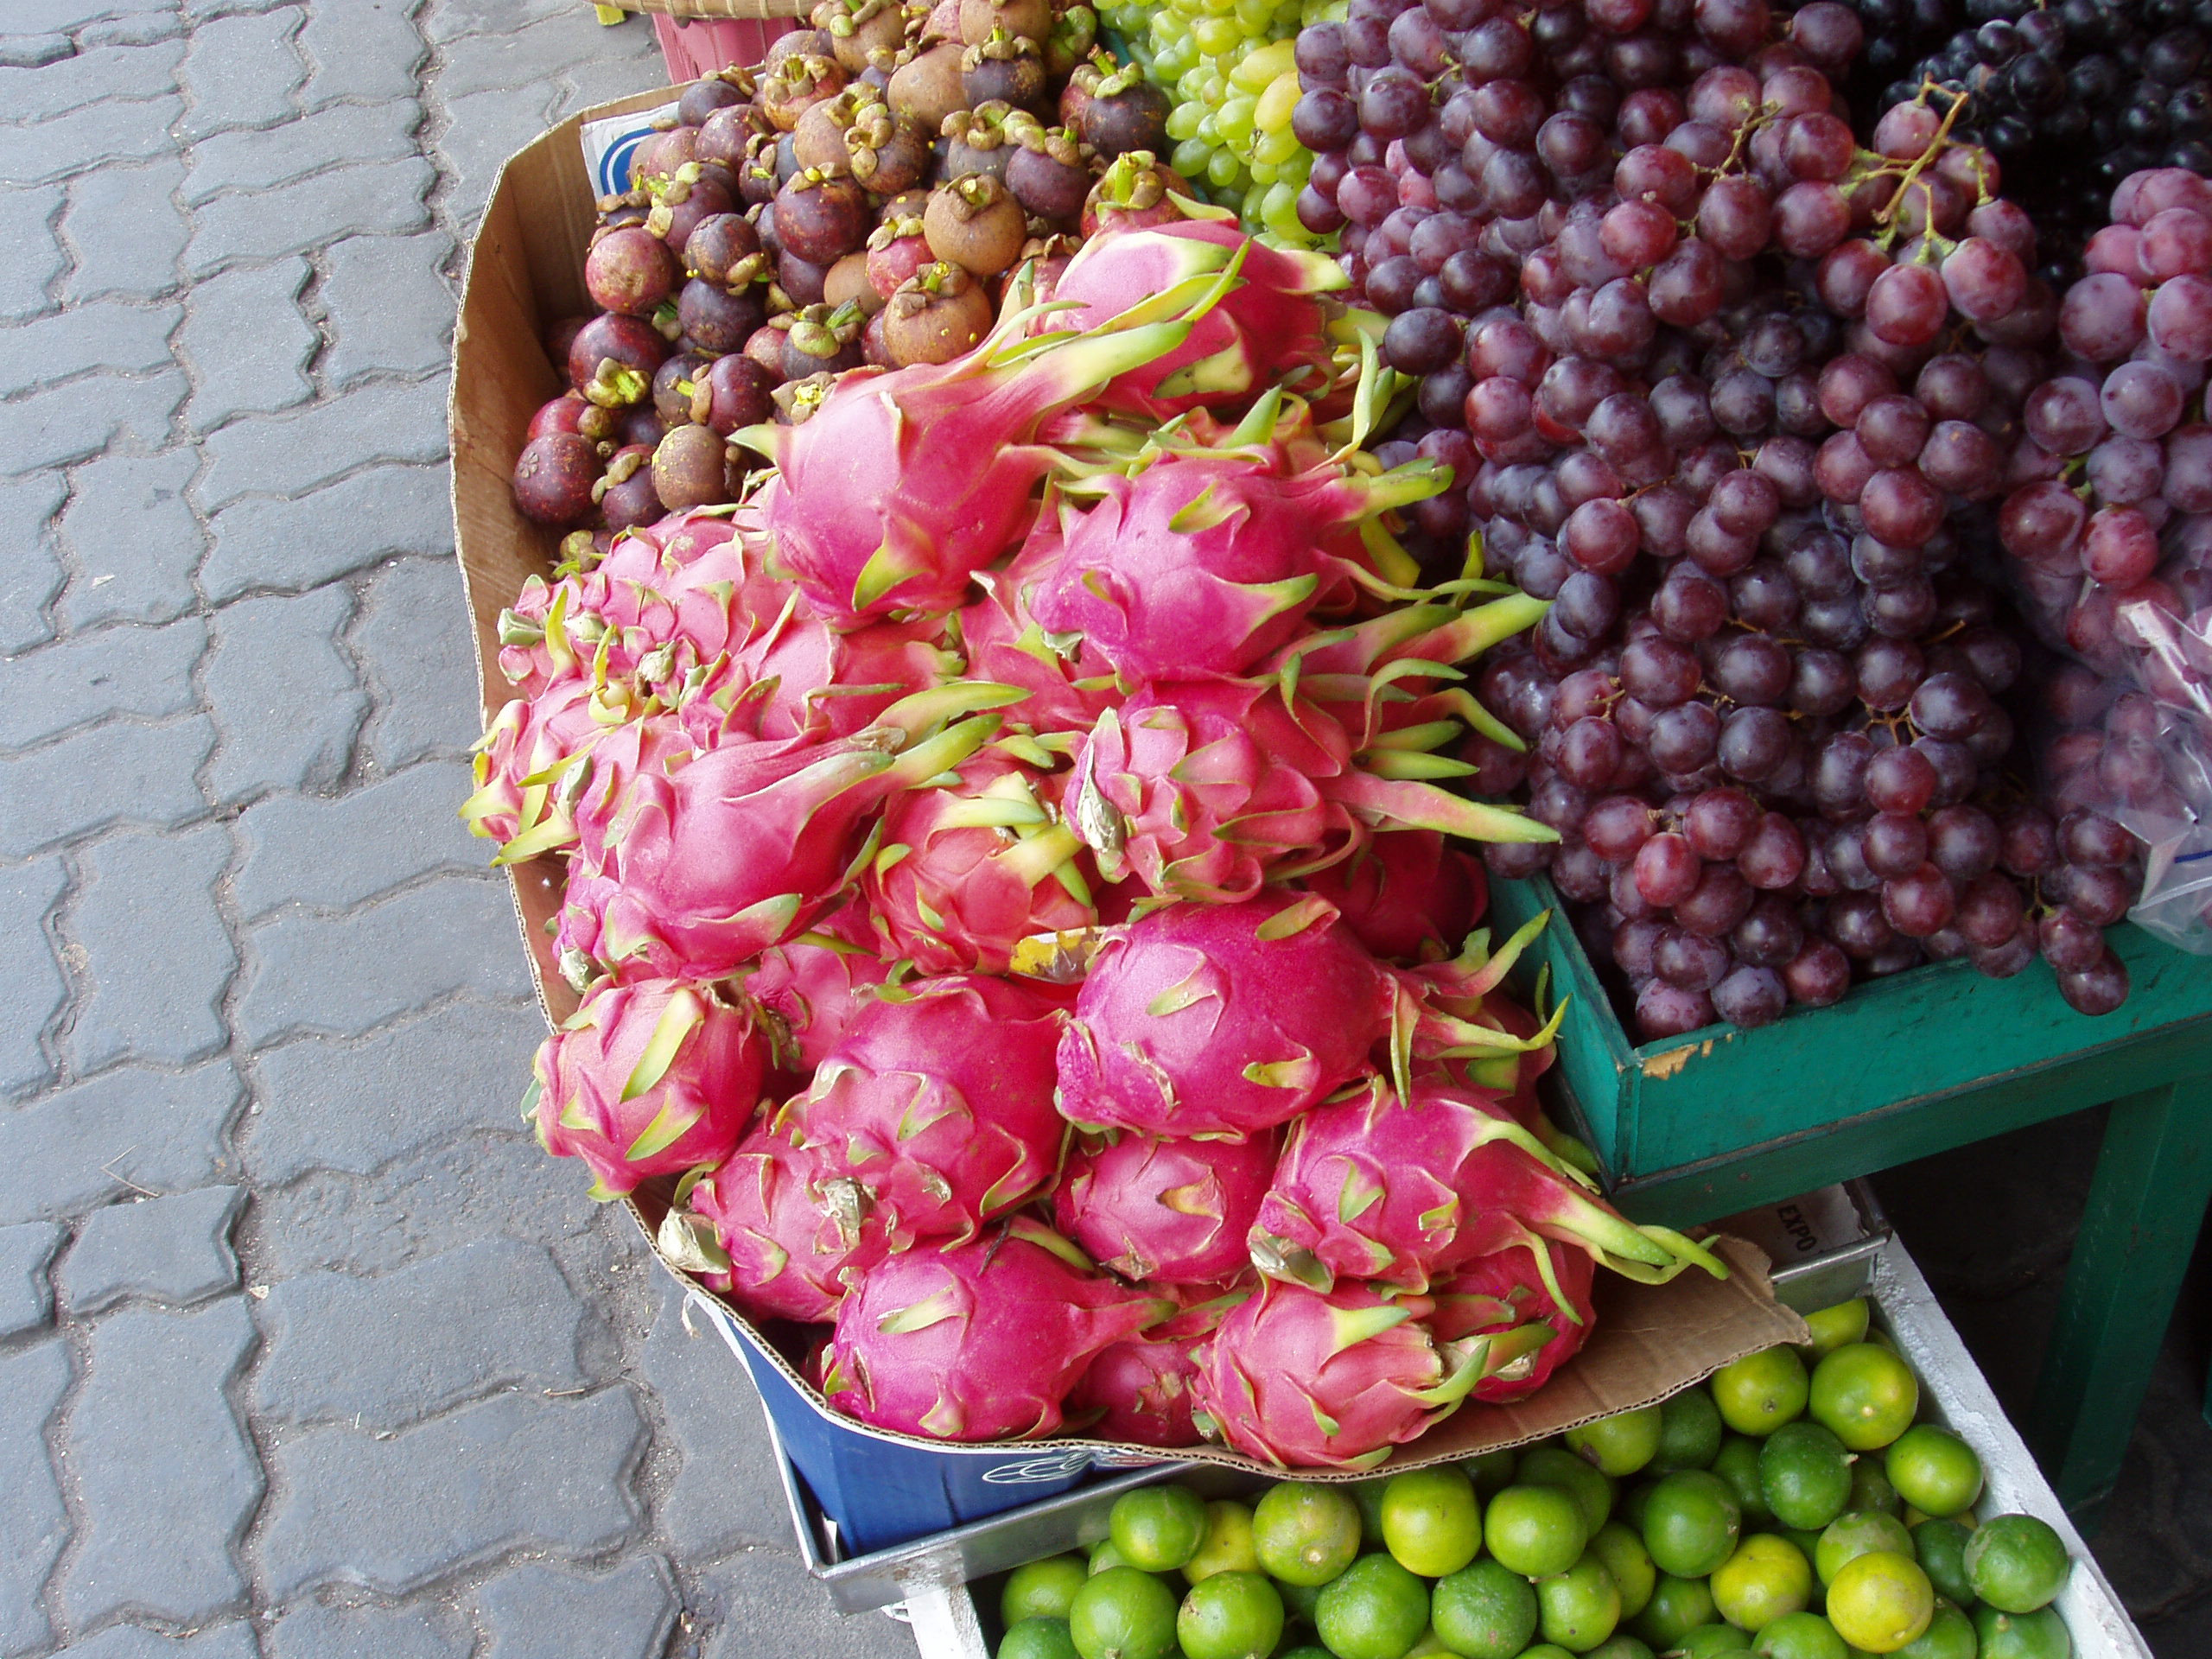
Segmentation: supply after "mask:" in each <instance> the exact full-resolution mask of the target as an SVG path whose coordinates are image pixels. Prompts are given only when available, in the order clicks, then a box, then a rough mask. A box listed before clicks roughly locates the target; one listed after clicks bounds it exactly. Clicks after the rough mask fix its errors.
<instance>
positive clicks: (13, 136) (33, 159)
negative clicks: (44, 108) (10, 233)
mask: <svg viewBox="0 0 2212 1659" xmlns="http://www.w3.org/2000/svg"><path fill="white" fill-rule="evenodd" d="M183 113H184V100H183V99H180V98H149V99H139V100H135V101H133V102H130V103H127V104H89V105H86V106H85V107H84V108H82V109H79V110H72V111H69V112H68V113H67V114H66V115H57V116H55V117H54V118H53V119H52V120H51V121H40V122H36V123H34V124H31V125H29V126H24V127H0V184H44V183H46V182H48V181H49V180H53V179H62V178H67V177H68V176H69V175H71V174H72V173H81V172H83V171H85V169H86V168H91V167H98V166H99V165H100V164H101V163H102V162H130V161H141V160H143V159H144V158H145V157H147V156H159V155H161V154H162V153H164V152H165V151H166V150H168V147H169V144H170V142H171V141H170V138H169V126H170V124H172V123H173V122H175V120H176V118H177V117H178V116H180V115H181V114H183Z"/></svg>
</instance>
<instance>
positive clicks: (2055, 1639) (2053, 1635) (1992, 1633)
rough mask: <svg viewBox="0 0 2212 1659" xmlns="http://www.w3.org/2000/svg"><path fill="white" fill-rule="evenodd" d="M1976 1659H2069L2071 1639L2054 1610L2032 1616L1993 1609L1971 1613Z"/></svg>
mask: <svg viewBox="0 0 2212 1659" xmlns="http://www.w3.org/2000/svg"><path fill="white" fill-rule="evenodd" d="M1974 1639H1975V1640H1976V1641H1977V1642H1979V1643H1980V1644H1981V1652H1980V1656H1979V1659H2073V1653H2074V1638H2073V1637H2071V1636H2069V1635H2068V1634H2067V1632H2066V1624H2065V1621H2064V1620H2063V1619H2061V1618H2059V1616H2058V1610H2057V1609H2056V1607H2038V1608H2037V1610H2036V1611H2034V1612H2032V1613H2007V1612H2004V1611H2000V1610H1999V1609H1998V1608H1995V1607H1987V1606H1983V1607H1977V1608H1975V1609H1974Z"/></svg>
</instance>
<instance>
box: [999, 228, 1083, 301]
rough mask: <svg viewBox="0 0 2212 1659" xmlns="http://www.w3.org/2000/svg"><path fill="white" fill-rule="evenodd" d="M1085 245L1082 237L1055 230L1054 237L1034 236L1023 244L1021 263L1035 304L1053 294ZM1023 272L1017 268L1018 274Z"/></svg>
mask: <svg viewBox="0 0 2212 1659" xmlns="http://www.w3.org/2000/svg"><path fill="white" fill-rule="evenodd" d="M1082 246H1083V238H1081V237H1079V236H1064V235H1062V234H1060V233H1059V232H1057V231H1055V232H1053V233H1052V235H1050V236H1033V237H1031V238H1029V240H1028V241H1027V242H1025V243H1023V244H1022V245H1021V263H1022V264H1023V265H1024V266H1026V267H1027V271H1028V277H1029V289H1030V291H1029V300H1028V303H1030V304H1032V305H1042V304H1043V303H1045V302H1046V301H1047V300H1049V299H1051V298H1052V294H1053V291H1054V290H1055V289H1058V287H1059V285H1060V273H1061V272H1062V271H1064V270H1066V269H1067V268H1068V261H1069V260H1071V259H1072V258H1074V257H1075V255H1076V251H1077V249H1078V248H1080V247H1082ZM1021 274H1022V273H1021V272H1020V271H1019V270H1017V271H1016V272H1015V273H1014V275H1015V276H1016V277H1019V276H1020V275H1021Z"/></svg>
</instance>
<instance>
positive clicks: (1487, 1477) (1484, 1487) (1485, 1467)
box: [1459, 1446, 1516, 1502]
mask: <svg viewBox="0 0 2212 1659" xmlns="http://www.w3.org/2000/svg"><path fill="white" fill-rule="evenodd" d="M1515 1462H1516V1458H1515V1454H1514V1451H1513V1448H1512V1447H1511V1446H1500V1447H1498V1448H1497V1451H1495V1452H1483V1453H1482V1454H1481V1455H1480V1456H1478V1457H1472V1458H1462V1459H1459V1466H1460V1467H1461V1468H1462V1469H1464V1470H1465V1471H1467V1478H1468V1479H1469V1480H1471V1481H1473V1482H1474V1483H1475V1491H1478V1492H1479V1493H1480V1494H1482V1497H1483V1498H1484V1502H1488V1501H1489V1500H1490V1499H1491V1498H1492V1497H1496V1496H1497V1494H1498V1493H1500V1492H1502V1491H1504V1490H1505V1489H1506V1488H1507V1487H1509V1486H1510V1485H1511V1484H1513V1465H1514V1463H1515Z"/></svg>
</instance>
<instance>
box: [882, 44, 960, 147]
mask: <svg viewBox="0 0 2212 1659" xmlns="http://www.w3.org/2000/svg"><path fill="white" fill-rule="evenodd" d="M965 50H966V48H963V46H962V45H961V44H960V42H959V41H944V42H943V43H941V44H939V45H937V46H932V47H930V48H927V49H926V50H925V51H920V52H917V53H915V54H913V55H912V57H909V58H907V59H906V60H905V61H903V62H902V63H900V64H899V67H898V68H896V69H894V70H893V71H892V74H891V89H890V91H889V92H888V93H887V97H888V98H889V99H890V100H891V108H892V110H893V112H894V113H896V114H897V115H899V116H900V117H901V118H904V119H906V120H908V121H911V122H912V123H913V124H915V125H916V126H918V127H919V128H920V129H921V130H923V131H924V132H935V131H937V130H938V129H939V128H940V127H942V126H944V118H945V117H946V116H948V115H950V114H951V113H952V112H953V111H955V110H964V109H966V108H967V107H968V106H969V105H970V104H972V103H973V102H974V101H975V100H974V99H970V98H969V96H968V94H967V92H966V91H965V90H964V89H963V85H962V77H961V73H960V59H961V54H963V52H964V51H965Z"/></svg>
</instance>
